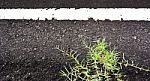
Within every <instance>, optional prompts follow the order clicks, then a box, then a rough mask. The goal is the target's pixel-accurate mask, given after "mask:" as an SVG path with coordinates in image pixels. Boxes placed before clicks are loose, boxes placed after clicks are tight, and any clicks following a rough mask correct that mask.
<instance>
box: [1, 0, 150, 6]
mask: <svg viewBox="0 0 150 81" xmlns="http://www.w3.org/2000/svg"><path fill="white" fill-rule="evenodd" d="M110 7H111V8H116V7H118V8H148V7H150V0H0V8H110Z"/></svg>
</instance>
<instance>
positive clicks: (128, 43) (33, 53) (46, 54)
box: [0, 20, 150, 81]
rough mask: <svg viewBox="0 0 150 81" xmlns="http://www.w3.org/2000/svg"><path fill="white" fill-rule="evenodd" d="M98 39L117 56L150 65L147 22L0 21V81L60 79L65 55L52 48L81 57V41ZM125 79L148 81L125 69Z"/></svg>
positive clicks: (145, 75)
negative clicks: (112, 48)
mask: <svg viewBox="0 0 150 81" xmlns="http://www.w3.org/2000/svg"><path fill="white" fill-rule="evenodd" d="M99 38H106V41H107V42H108V43H111V46H112V47H115V48H116V49H117V51H118V52H120V53H119V54H120V56H121V55H122V54H123V53H124V54H125V57H126V59H128V60H130V61H131V60H132V61H134V63H135V64H138V63H139V65H141V66H145V67H150V22H142V21H141V22H138V21H130V22H125V21H92V20H89V21H55V20H52V21H32V20H31V21H27V20H0V76H1V77H0V81H8V80H9V81H48V80H49V81H63V80H61V79H60V78H59V77H58V72H59V71H60V69H61V68H62V67H63V66H64V65H65V63H66V62H67V61H66V57H65V56H64V55H63V54H62V53H61V52H59V51H58V50H56V49H54V47H56V46H58V45H59V46H60V47H63V48H64V49H66V50H67V49H73V50H76V51H78V53H80V54H82V55H83V56H85V54H86V53H87V50H86V49H85V48H84V46H83V44H82V42H81V41H82V40H85V41H86V42H88V43H94V41H96V40H97V39H99ZM68 63H69V62H68ZM131 71H132V70H131ZM127 78H128V79H129V81H150V73H145V72H139V73H136V72H135V73H131V72H129V73H128V77H127Z"/></svg>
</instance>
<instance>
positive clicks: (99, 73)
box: [57, 39, 150, 81]
mask: <svg viewBox="0 0 150 81" xmlns="http://www.w3.org/2000/svg"><path fill="white" fill-rule="evenodd" d="M86 47H87V48H88V49H89V52H88V54H87V56H86V58H85V60H82V61H79V60H78V57H79V55H76V52H75V53H73V50H72V51H71V52H70V53H66V52H65V51H63V50H61V49H59V48H57V49H59V50H60V51H62V52H64V53H66V54H67V56H68V57H70V59H72V60H74V62H75V65H74V66H69V67H64V69H65V70H61V72H60V73H61V76H63V77H66V79H67V80H68V81H123V79H122V78H123V75H122V74H121V66H122V65H124V66H126V67H128V66H132V67H134V68H137V69H140V70H144V71H150V70H148V69H144V68H140V67H138V66H137V65H134V64H133V63H132V64H129V63H128V61H127V60H125V59H123V60H122V61H121V62H119V57H118V53H117V52H116V51H115V50H108V46H107V43H106V42H105V39H102V40H98V41H97V43H96V45H94V46H92V47H88V46H86Z"/></svg>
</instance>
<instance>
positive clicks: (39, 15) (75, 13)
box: [0, 8, 150, 21]
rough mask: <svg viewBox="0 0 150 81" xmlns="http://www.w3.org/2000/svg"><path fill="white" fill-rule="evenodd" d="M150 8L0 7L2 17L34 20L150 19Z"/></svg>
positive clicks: (0, 16) (0, 17)
mask: <svg viewBox="0 0 150 81" xmlns="http://www.w3.org/2000/svg"><path fill="white" fill-rule="evenodd" d="M149 14H150V9H144V8H139V9H134V8H97V9H89V8H80V9H75V8H71V9H68V8H60V9H55V8H51V9H0V19H27V20H28V19H33V20H37V19H39V20H45V19H48V20H52V19H53V18H55V19H57V20H88V19H89V18H93V19H95V20H105V19H109V20H121V18H122V19H123V20H145V21H150V16H149Z"/></svg>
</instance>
